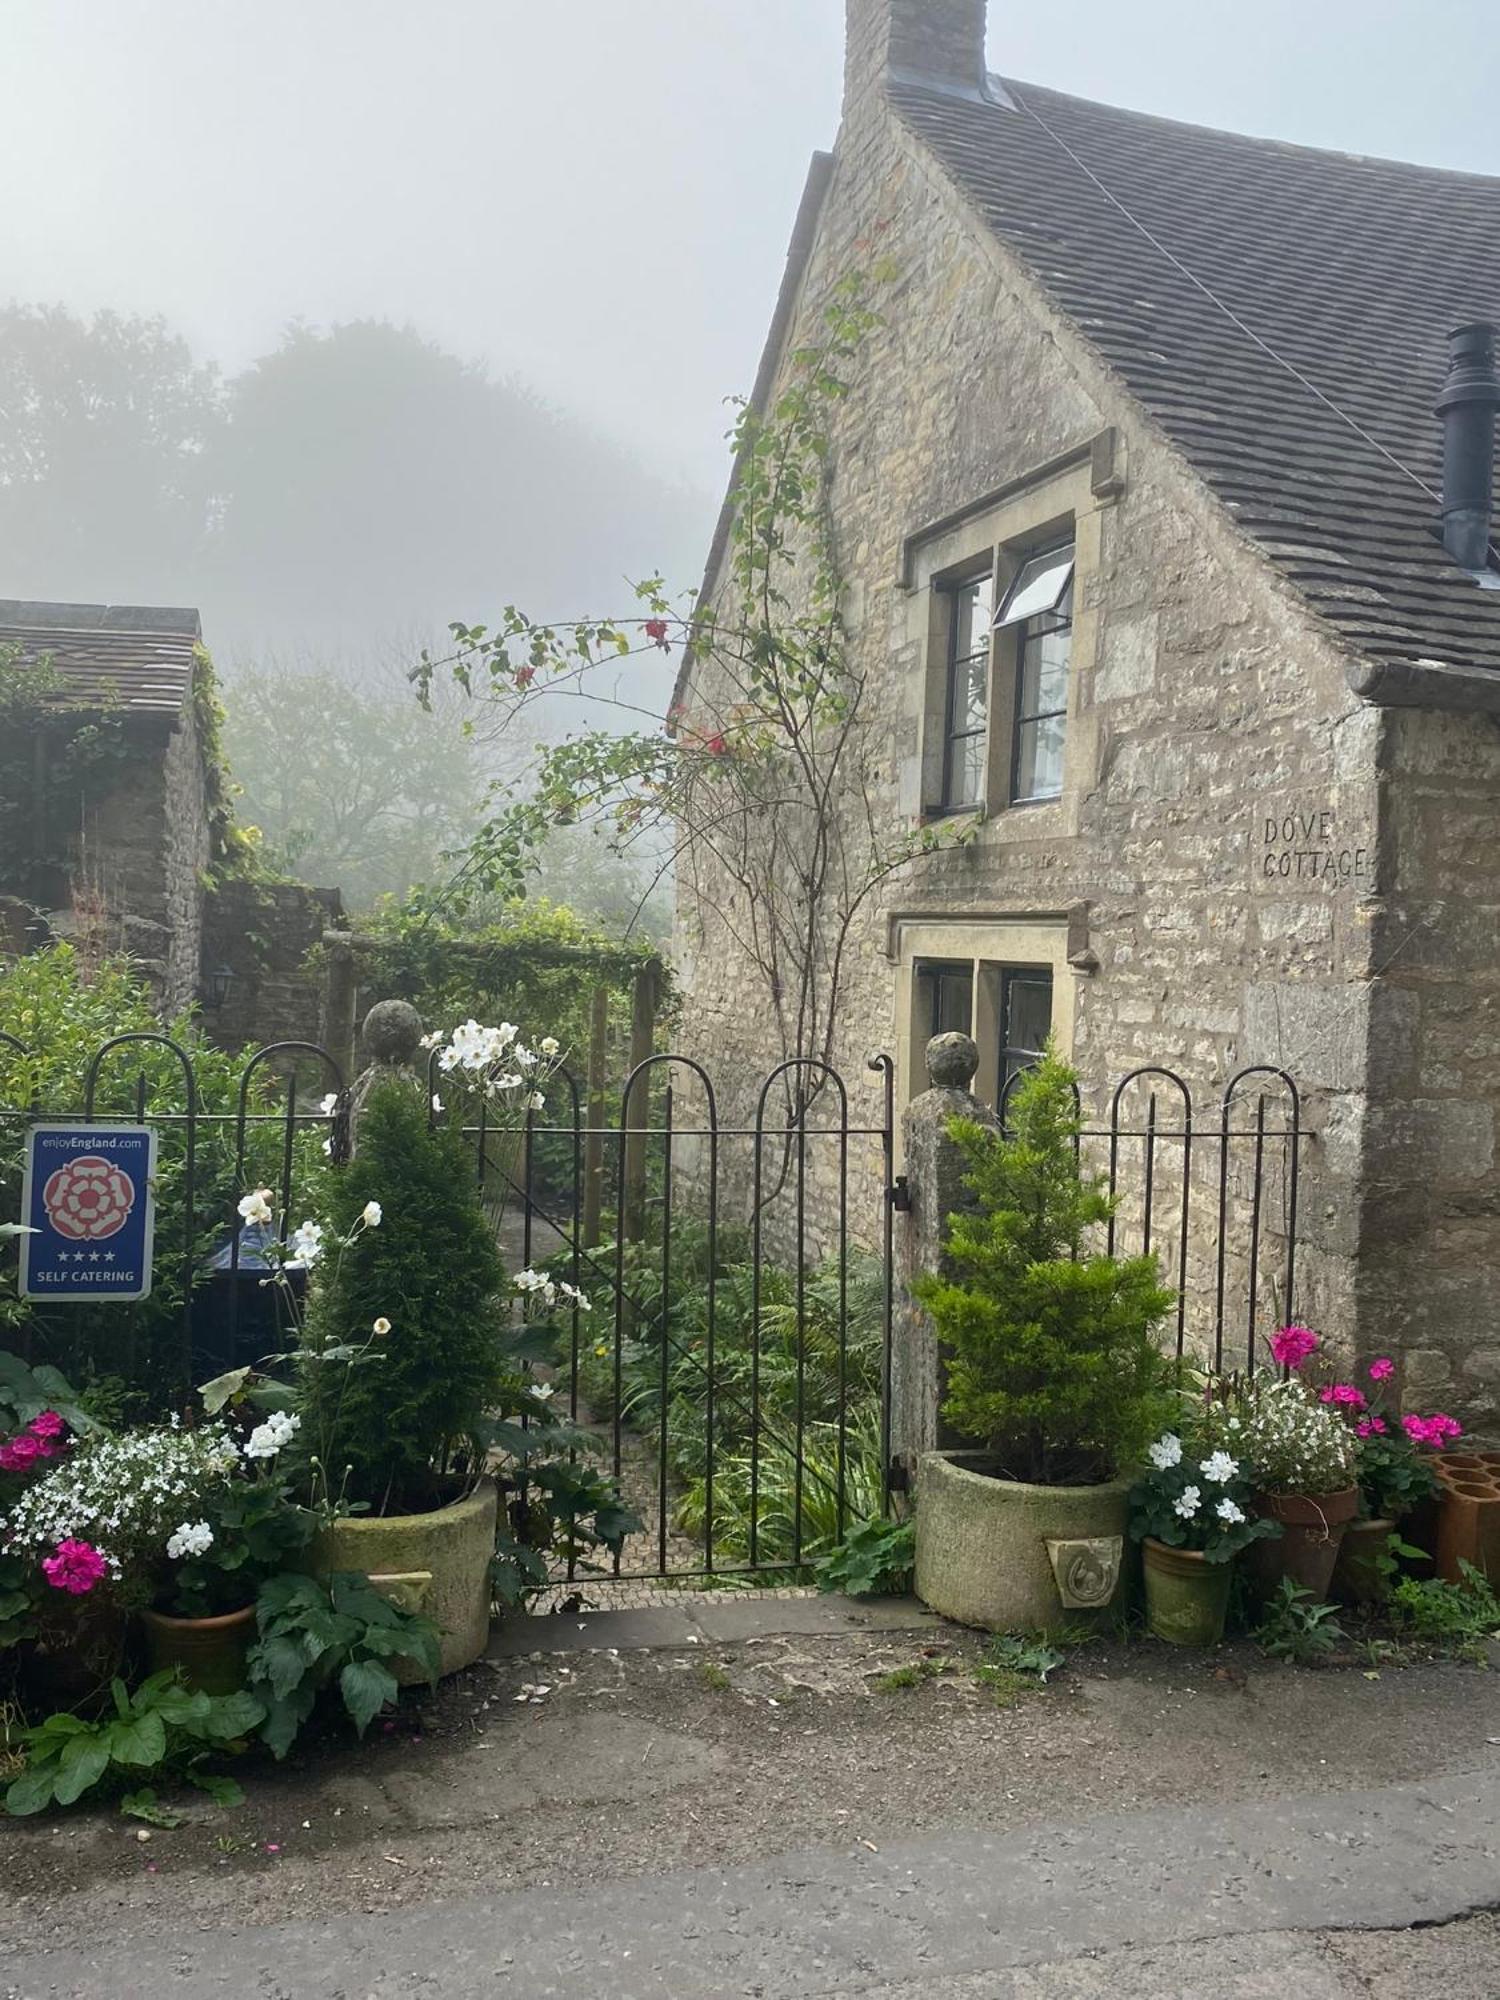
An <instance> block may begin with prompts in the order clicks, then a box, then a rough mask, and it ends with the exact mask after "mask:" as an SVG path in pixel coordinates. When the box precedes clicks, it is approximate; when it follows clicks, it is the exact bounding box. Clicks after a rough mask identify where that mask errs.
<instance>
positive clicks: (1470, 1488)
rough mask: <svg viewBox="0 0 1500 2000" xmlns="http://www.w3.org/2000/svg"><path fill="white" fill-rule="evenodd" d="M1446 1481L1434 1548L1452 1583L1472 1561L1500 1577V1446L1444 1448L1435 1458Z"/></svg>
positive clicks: (1498, 1579) (1493, 1576)
mask: <svg viewBox="0 0 1500 2000" xmlns="http://www.w3.org/2000/svg"><path fill="white" fill-rule="evenodd" d="M1433 1470H1434V1471H1435V1472H1436V1474H1437V1476H1438V1479H1439V1481H1440V1483H1441V1485H1442V1494H1441V1496H1440V1498H1439V1500H1438V1506H1437V1522H1436V1525H1435V1530H1434V1536H1433V1549H1432V1553H1433V1556H1434V1558H1435V1560H1436V1564H1437V1573H1438V1575H1439V1576H1440V1577H1442V1578H1443V1579H1444V1581H1445V1582H1447V1583H1458V1582H1459V1581H1461V1579H1462V1577H1463V1571H1462V1570H1461V1569H1460V1568H1459V1563H1460V1562H1467V1563H1472V1564H1473V1565H1474V1567H1475V1569H1477V1570H1479V1571H1481V1572H1482V1573H1483V1574H1484V1575H1485V1576H1487V1577H1488V1578H1489V1580H1490V1582H1491V1583H1500V1451H1445V1452H1440V1453H1439V1454H1438V1456H1437V1458H1436V1459H1435V1460H1434V1462H1433Z"/></svg>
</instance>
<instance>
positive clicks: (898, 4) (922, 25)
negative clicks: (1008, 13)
mask: <svg viewBox="0 0 1500 2000" xmlns="http://www.w3.org/2000/svg"><path fill="white" fill-rule="evenodd" d="M986 6H987V0H845V10H844V11H845V42H844V49H845V56H844V112H845V116H847V115H848V113H849V110H850V108H851V107H852V105H853V104H854V103H855V101H856V100H857V99H858V98H860V97H862V96H863V95H864V93H865V92H866V91H867V90H870V89H872V88H877V87H878V86H879V85H880V84H882V83H883V82H884V80H885V78H886V77H887V76H890V75H896V76H899V77H901V78H902V79H903V80H904V81H907V82H911V83H925V84H927V85H928V86H929V87H930V88H932V89H935V90H949V91H955V92H958V93H960V94H961V95H963V96H965V97H969V98H974V99H983V98H984V97H985V95H986V92H985V75H986V71H985V61H984V26H985V12H986Z"/></svg>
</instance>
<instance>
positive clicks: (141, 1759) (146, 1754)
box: [109, 1709, 167, 1766]
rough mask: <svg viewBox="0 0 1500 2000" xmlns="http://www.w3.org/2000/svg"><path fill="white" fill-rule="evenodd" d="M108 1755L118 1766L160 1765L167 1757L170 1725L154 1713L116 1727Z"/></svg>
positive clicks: (148, 1711) (111, 1734) (137, 1717)
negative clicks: (168, 1728)
mask: <svg viewBox="0 0 1500 2000" xmlns="http://www.w3.org/2000/svg"><path fill="white" fill-rule="evenodd" d="M109 1754H110V1756H111V1757H112V1758H113V1759H114V1761H115V1762H116V1763H117V1764H139V1765H145V1766H149V1765H152V1764H159V1763H160V1762H161V1761H162V1759H163V1758H164V1757H165V1756H166V1754H167V1725H166V1724H165V1723H164V1722H163V1721H162V1719H161V1716H160V1714H159V1713H158V1712H157V1711H156V1710H155V1709H148V1710H147V1711H146V1713H145V1714H144V1715H137V1716H134V1717H132V1718H131V1719H130V1720H129V1721H126V1722H116V1723H113V1724H112V1725H111V1727H110V1731H109Z"/></svg>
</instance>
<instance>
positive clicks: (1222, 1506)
mask: <svg viewBox="0 0 1500 2000" xmlns="http://www.w3.org/2000/svg"><path fill="white" fill-rule="evenodd" d="M1214 1511H1215V1512H1216V1513H1217V1515H1218V1517H1219V1519H1220V1520H1221V1521H1228V1522H1229V1523H1230V1524H1231V1525H1233V1524H1234V1523H1235V1522H1236V1521H1243V1520H1244V1518H1245V1510H1244V1508H1243V1507H1237V1506H1236V1505H1235V1503H1234V1501H1232V1500H1231V1499H1230V1497H1229V1495H1228V1494H1227V1493H1226V1494H1225V1495H1224V1498H1223V1499H1222V1500H1221V1501H1220V1502H1219V1504H1218V1506H1217V1507H1216V1508H1215V1510H1214Z"/></svg>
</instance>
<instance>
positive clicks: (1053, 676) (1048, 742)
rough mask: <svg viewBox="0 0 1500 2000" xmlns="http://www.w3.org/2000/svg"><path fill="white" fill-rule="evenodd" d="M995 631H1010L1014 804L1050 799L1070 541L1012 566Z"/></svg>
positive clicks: (1058, 766) (1062, 700) (1059, 739)
mask: <svg viewBox="0 0 1500 2000" xmlns="http://www.w3.org/2000/svg"><path fill="white" fill-rule="evenodd" d="M995 629H996V631H997V632H998V631H1006V630H1014V631H1015V633H1016V635H1017V639H1016V708H1015V731H1014V736H1013V742H1012V755H1011V783H1010V798H1011V803H1012V805H1029V804H1031V803H1032V802H1034V801H1036V800H1039V799H1055V798H1057V797H1058V796H1059V794H1060V793H1061V791H1062V776H1063V746H1064V742H1065V740H1066V737H1067V729H1068V659H1069V655H1070V653H1071V651H1072V643H1073V547H1072V544H1071V543H1069V544H1068V545H1067V546H1066V547H1065V548H1059V549H1049V550H1048V551H1047V552H1046V553H1045V554H1043V555H1036V556H1032V557H1030V558H1029V559H1028V560H1027V561H1026V562H1024V563H1022V565H1021V567H1020V569H1019V570H1017V572H1016V575H1015V578H1014V580H1013V581H1012V583H1011V585H1010V588H1009V589H1008V590H1007V591H1006V593H1005V597H1004V599H1003V600H1002V602H1001V605H1000V609H999V611H998V612H997V613H996V615H995Z"/></svg>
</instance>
